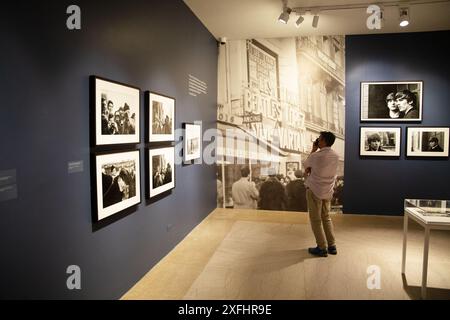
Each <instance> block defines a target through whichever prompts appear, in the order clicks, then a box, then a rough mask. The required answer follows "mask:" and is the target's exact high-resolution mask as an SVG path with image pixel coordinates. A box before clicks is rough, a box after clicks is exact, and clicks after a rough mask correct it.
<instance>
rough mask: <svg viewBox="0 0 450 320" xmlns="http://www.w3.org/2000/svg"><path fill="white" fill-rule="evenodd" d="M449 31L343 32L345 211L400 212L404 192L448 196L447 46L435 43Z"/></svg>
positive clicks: (413, 196)
mask: <svg viewBox="0 0 450 320" xmlns="http://www.w3.org/2000/svg"><path fill="white" fill-rule="evenodd" d="M449 36H450V32H448V31H442V32H423V33H405V34H386V35H371V36H347V37H346V44H345V47H346V143H345V174H346V182H345V189H344V201H343V204H344V207H343V210H344V213H355V214H383V215H386V214H388V215H402V214H403V204H404V199H408V198H409V199H450V188H449V187H448V181H450V165H449V124H450V108H448V101H449V99H450V93H449V90H448V88H449V86H450V68H449V63H448V57H449V54H450V50H449V49H448V47H447V46H446V47H442V46H439V49H438V50H432V49H431V50H430V48H436V46H437V45H439V44H441V43H444V42H446V41H447V40H448V39H449ZM406 48H409V49H406ZM406 51H407V53H406ZM393 99H395V101H396V103H397V108H395V106H394V107H393V106H391V104H392V103H393ZM403 103H404V104H405V105H402V104H403ZM402 108H403V110H402Z"/></svg>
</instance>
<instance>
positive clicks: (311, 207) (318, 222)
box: [306, 189, 336, 249]
mask: <svg viewBox="0 0 450 320" xmlns="http://www.w3.org/2000/svg"><path fill="white" fill-rule="evenodd" d="M306 201H307V203H308V211H309V219H310V221H311V228H312V231H313V233H314V236H315V237H316V243H317V246H318V247H319V248H320V249H326V248H327V243H328V246H329V247H330V246H334V245H335V244H336V240H335V238H334V230H333V222H332V221H331V218H330V207H331V200H323V199H319V198H317V197H316V196H315V195H314V193H313V192H312V191H311V190H310V189H307V190H306ZM322 226H323V227H322ZM324 231H325V232H324Z"/></svg>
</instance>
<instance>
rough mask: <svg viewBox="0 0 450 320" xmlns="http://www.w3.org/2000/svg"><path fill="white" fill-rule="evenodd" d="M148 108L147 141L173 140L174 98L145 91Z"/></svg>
mask: <svg viewBox="0 0 450 320" xmlns="http://www.w3.org/2000/svg"><path fill="white" fill-rule="evenodd" d="M146 94H147V101H148V106H147V108H149V112H148V114H149V124H150V128H149V129H150V130H149V137H148V141H149V142H163V141H174V140H175V99H174V98H171V97H168V96H164V95H161V94H157V93H154V92H147V93H146Z"/></svg>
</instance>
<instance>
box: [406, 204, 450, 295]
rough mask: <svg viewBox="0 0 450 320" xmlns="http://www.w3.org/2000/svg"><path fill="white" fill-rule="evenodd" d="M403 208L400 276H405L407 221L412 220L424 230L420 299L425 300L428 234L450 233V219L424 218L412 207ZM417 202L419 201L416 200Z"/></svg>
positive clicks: (439, 217) (440, 217)
mask: <svg viewBox="0 0 450 320" xmlns="http://www.w3.org/2000/svg"><path fill="white" fill-rule="evenodd" d="M406 201H409V200H405V207H404V213H405V214H404V217H403V250H402V275H405V269H406V248H407V238H408V237H407V235H408V220H409V219H412V220H414V221H415V222H417V223H418V224H419V225H421V226H422V227H423V228H424V229H425V232H424V243H423V260H422V288H421V295H422V299H426V298H427V276H428V252H429V247H430V232H431V230H449V231H450V217H442V216H433V215H429V216H425V215H423V214H421V213H419V212H418V211H417V210H414V209H415V208H413V207H409V208H408V207H406ZM418 201H419V200H418Z"/></svg>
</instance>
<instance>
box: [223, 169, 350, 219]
mask: <svg viewBox="0 0 450 320" xmlns="http://www.w3.org/2000/svg"><path fill="white" fill-rule="evenodd" d="M249 176H250V170H249V168H248V167H243V168H242V169H241V178H240V179H239V180H237V181H235V182H234V183H233V184H232V190H231V195H230V196H229V198H228V199H225V206H226V207H233V208H238V209H239V208H241V209H244V208H247V209H261V210H278V211H302V212H306V211H308V208H307V203H306V187H305V177H304V173H303V171H302V170H296V171H290V172H288V174H287V175H283V174H277V173H276V172H275V170H269V173H268V175H267V176H260V177H252V181H250V177H249ZM343 187H344V180H343V177H338V178H337V179H336V183H335V187H334V195H333V200H332V202H331V203H332V205H333V206H334V207H339V206H340V205H341V204H342V190H343ZM217 188H218V190H217V194H218V204H217V205H218V207H223V205H224V198H223V189H222V188H223V184H222V181H221V180H220V179H219V180H218V181H217ZM225 197H227V195H225Z"/></svg>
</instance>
